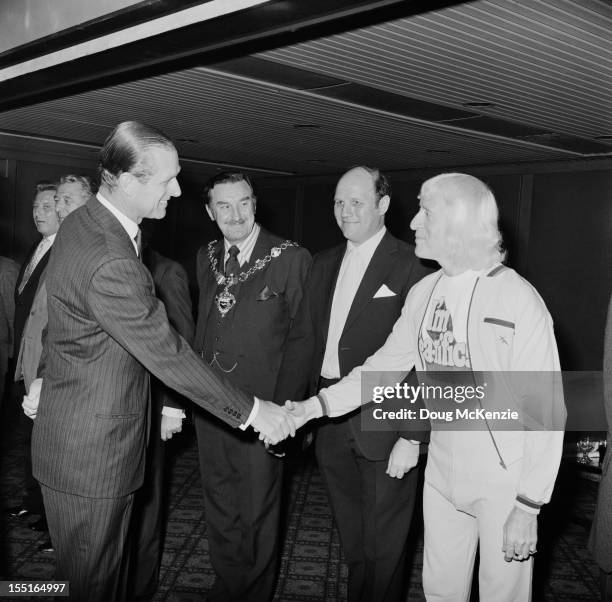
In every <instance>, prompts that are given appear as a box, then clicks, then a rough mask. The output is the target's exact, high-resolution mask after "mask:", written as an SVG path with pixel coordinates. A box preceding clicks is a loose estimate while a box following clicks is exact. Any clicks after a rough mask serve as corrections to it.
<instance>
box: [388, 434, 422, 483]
mask: <svg viewBox="0 0 612 602" xmlns="http://www.w3.org/2000/svg"><path fill="white" fill-rule="evenodd" d="M418 461H419V445H418V443H411V442H410V441H408V440H407V439H404V438H403V437H399V438H398V440H397V441H396V442H395V445H394V446H393V449H392V450H391V453H390V454H389V464H388V465H387V471H386V472H387V474H388V475H389V476H390V477H394V478H396V479H401V478H402V477H403V476H404V475H405V474H406V473H407V472H408V471H410V470H411V469H412V468H414V467H415V466H416V465H417V462H418Z"/></svg>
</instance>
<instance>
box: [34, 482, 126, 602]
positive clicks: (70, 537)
mask: <svg viewBox="0 0 612 602" xmlns="http://www.w3.org/2000/svg"><path fill="white" fill-rule="evenodd" d="M41 488H42V492H43V497H44V501H45V507H46V509H47V521H48V523H49V535H50V536H51V541H52V542H53V545H54V547H55V551H56V555H57V562H56V572H55V579H56V580H58V581H68V582H69V583H70V600H71V601H72V602H124V601H125V600H127V597H126V585H127V581H126V580H127V563H128V559H129V552H128V550H129V548H128V546H127V533H128V526H129V522H130V517H131V513H132V502H133V499H134V495H133V494H129V495H126V496H123V497H119V498H88V497H81V496H78V495H73V494H70V493H63V492H61V491H56V490H54V489H51V488H49V487H46V486H45V485H41Z"/></svg>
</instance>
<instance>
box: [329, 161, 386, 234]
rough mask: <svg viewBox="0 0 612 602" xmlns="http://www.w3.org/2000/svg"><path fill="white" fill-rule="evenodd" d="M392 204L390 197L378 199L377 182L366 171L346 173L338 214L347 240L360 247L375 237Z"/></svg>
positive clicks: (337, 202)
mask: <svg viewBox="0 0 612 602" xmlns="http://www.w3.org/2000/svg"><path fill="white" fill-rule="evenodd" d="M377 201H378V202H377ZM389 201H390V199H389V196H384V197H382V198H381V199H380V200H378V199H377V196H376V191H375V189H374V179H373V177H372V175H371V174H370V173H368V172H367V171H366V170H365V169H363V168H361V167H357V168H355V169H351V170H350V171H348V172H346V173H345V174H344V175H343V176H342V177H341V178H340V180H339V181H338V185H337V186H336V193H335V195H334V215H335V217H336V222H337V223H338V226H339V227H340V229H341V230H342V234H344V237H345V238H346V239H347V240H350V241H351V242H353V243H355V244H356V245H360V244H361V243H363V242H365V241H366V240H368V239H369V238H371V237H372V236H374V234H376V232H378V231H379V230H380V229H381V228H382V227H383V224H384V222H385V213H386V212H387V209H388V208H389Z"/></svg>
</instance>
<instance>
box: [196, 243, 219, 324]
mask: <svg viewBox="0 0 612 602" xmlns="http://www.w3.org/2000/svg"><path fill="white" fill-rule="evenodd" d="M214 255H215V256H216V257H217V269H218V270H219V271H221V270H220V266H222V265H223V255H224V246H223V239H221V241H220V242H217V244H216V245H215V249H214ZM204 269H205V271H206V287H205V288H204V291H203V292H204V298H203V299H202V310H203V312H204V313H203V314H202V315H203V316H208V315H209V314H210V310H211V307H212V304H213V301H214V300H215V297H216V295H217V288H218V284H217V281H216V280H215V275H214V274H213V272H212V270H211V267H210V259H209V258H208V253H206V255H205V259H204ZM200 294H202V293H200ZM202 310H201V311H202ZM219 315H220V314H219Z"/></svg>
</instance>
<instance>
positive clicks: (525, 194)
mask: <svg viewBox="0 0 612 602" xmlns="http://www.w3.org/2000/svg"><path fill="white" fill-rule="evenodd" d="M532 203H533V175H522V176H521V179H520V182H519V202H518V205H517V208H516V232H515V234H516V237H515V240H516V241H517V243H518V249H517V251H518V257H517V259H518V261H517V266H518V269H519V272H520V273H521V274H522V275H524V276H527V271H528V264H529V262H528V257H529V236H530V230H531V207H532Z"/></svg>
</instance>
